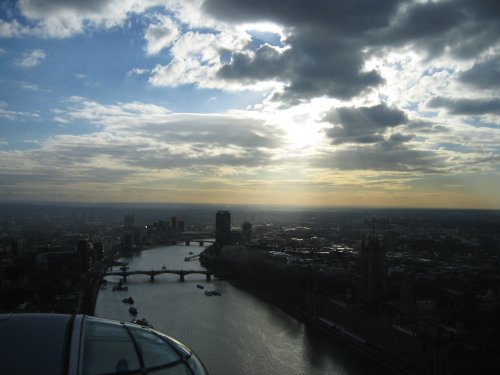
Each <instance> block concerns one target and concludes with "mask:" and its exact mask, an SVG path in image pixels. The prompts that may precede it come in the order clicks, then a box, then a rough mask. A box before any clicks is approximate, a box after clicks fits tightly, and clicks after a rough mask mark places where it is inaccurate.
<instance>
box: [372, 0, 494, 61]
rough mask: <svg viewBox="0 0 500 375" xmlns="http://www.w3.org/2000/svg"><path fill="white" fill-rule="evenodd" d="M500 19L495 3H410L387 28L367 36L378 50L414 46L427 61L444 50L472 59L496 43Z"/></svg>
mask: <svg viewBox="0 0 500 375" xmlns="http://www.w3.org/2000/svg"><path fill="white" fill-rule="evenodd" d="M407 4H409V3H407ZM499 19H500V7H499V2H498V1H496V0H477V1H469V0H449V1H439V2H434V1H430V2H425V3H413V4H412V5H409V6H407V7H403V8H401V11H400V13H399V14H398V16H397V17H395V18H394V20H393V22H392V23H391V25H390V26H389V27H386V28H383V29H380V30H377V31H376V32H375V33H373V34H372V35H370V42H371V43H373V44H374V45H379V46H384V45H386V46H391V45H405V44H417V45H418V47H419V48H420V49H422V50H426V51H427V52H428V54H429V56H428V57H429V58H433V57H436V56H438V55H440V54H442V53H443V52H444V51H445V50H446V51H448V52H449V53H451V54H452V55H454V56H456V57H459V58H471V57H475V56H476V55H477V54H479V53H480V52H482V51H484V50H485V49H487V48H489V47H491V46H492V45H494V44H495V43H497V42H498V41H499V38H500V37H499V35H500V25H499V22H498V20H499Z"/></svg>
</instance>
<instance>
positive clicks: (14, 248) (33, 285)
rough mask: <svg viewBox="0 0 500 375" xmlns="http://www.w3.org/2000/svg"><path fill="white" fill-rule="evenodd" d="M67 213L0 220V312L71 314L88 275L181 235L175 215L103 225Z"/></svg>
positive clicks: (128, 216)
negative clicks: (121, 255) (126, 255)
mask: <svg viewBox="0 0 500 375" xmlns="http://www.w3.org/2000/svg"><path fill="white" fill-rule="evenodd" d="M70 212H71V213H73V215H71V216H69V215H67V214H65V215H61V216H55V215H54V216H53V217H51V216H49V215H48V214H44V215H40V216H38V215H37V214H36V213H32V214H31V215H29V216H26V218H20V219H18V220H14V219H7V220H4V221H0V311H13V310H15V309H18V310H20V311H49V312H50V311H58V312H76V311H78V309H79V306H81V298H82V289H85V288H87V286H88V285H87V284H89V283H92V282H93V280H92V277H91V275H93V274H96V273H98V272H100V271H101V270H102V268H104V267H106V264H108V263H109V262H110V261H111V259H112V258H113V256H115V255H117V254H119V253H123V252H128V251H134V250H139V249H141V248H144V247H145V246H150V245H156V244H171V243H172V242H173V241H175V240H176V239H178V238H182V236H183V235H184V233H185V222H184V220H182V219H179V218H178V217H177V216H173V217H171V219H170V220H168V221H167V220H156V221H152V224H147V225H144V224H139V225H138V224H136V223H135V218H134V215H131V214H126V215H124V216H123V217H122V221H121V222H119V221H117V220H114V221H113V222H110V223H105V222H100V221H95V219H96V218H97V217H96V216H95V215H91V216H89V215H79V214H76V215H75V214H74V211H70ZM89 220H90V221H89Z"/></svg>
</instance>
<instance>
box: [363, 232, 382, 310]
mask: <svg viewBox="0 0 500 375" xmlns="http://www.w3.org/2000/svg"><path fill="white" fill-rule="evenodd" d="M360 268H361V269H360V273H361V285H360V290H359V297H360V300H361V301H362V302H364V303H368V304H373V303H378V302H381V301H382V299H383V297H384V295H385V281H386V265H385V249H384V248H383V246H382V245H381V243H380V241H379V239H378V237H376V236H375V234H374V233H372V235H371V236H370V238H369V239H368V244H366V243H365V241H364V240H363V244H362V246H361V253H360Z"/></svg>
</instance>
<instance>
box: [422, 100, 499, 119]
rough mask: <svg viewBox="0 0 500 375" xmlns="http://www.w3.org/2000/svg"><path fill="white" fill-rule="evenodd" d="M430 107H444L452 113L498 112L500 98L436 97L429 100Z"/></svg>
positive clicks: (477, 113) (481, 113)
mask: <svg viewBox="0 0 500 375" xmlns="http://www.w3.org/2000/svg"><path fill="white" fill-rule="evenodd" d="M428 106H429V107H430V108H446V109H447V110H448V111H449V113H451V114H454V115H487V114H500V99H482V100H481V99H476V100H473V99H447V98H443V97H437V98H434V99H432V100H430V101H429V103H428Z"/></svg>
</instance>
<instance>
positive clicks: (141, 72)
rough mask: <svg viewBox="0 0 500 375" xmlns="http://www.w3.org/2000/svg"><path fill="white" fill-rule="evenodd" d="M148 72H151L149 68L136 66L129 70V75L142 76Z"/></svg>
mask: <svg viewBox="0 0 500 375" xmlns="http://www.w3.org/2000/svg"><path fill="white" fill-rule="evenodd" d="M148 72H149V70H148V69H142V68H134V69H131V70H129V71H128V72H127V77H130V76H134V75H136V76H142V75H144V74H146V73H148Z"/></svg>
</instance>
